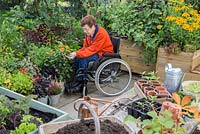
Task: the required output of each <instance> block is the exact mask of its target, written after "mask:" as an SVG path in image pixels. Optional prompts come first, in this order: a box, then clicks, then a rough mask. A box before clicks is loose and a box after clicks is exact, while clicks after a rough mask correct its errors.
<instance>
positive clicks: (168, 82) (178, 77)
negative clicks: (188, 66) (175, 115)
mask: <svg viewBox="0 0 200 134" xmlns="http://www.w3.org/2000/svg"><path fill="white" fill-rule="evenodd" d="M183 76H184V73H183V72H182V70H181V68H173V67H172V64H170V63H168V64H166V66H165V80H164V86H165V87H166V89H167V90H168V91H169V92H170V93H173V92H177V91H178V90H179V88H180V85H181V81H182V79H183Z"/></svg>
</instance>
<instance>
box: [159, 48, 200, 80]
mask: <svg viewBox="0 0 200 134" xmlns="http://www.w3.org/2000/svg"><path fill="white" fill-rule="evenodd" d="M199 56H200V51H196V52H195V53H185V52H181V53H180V54H179V55H173V54H167V53H166V52H165V50H164V49H163V48H159V50H158V56H157V63H156V72H157V76H158V77H160V80H161V81H164V79H165V78H164V77H165V65H166V64H167V63H171V64H172V67H173V68H181V69H182V71H183V72H184V73H185V78H184V80H195V79H196V80H197V79H198V80H199V77H200V75H199V74H195V73H192V72H190V70H191V68H192V63H194V62H195V63H194V64H197V63H196V62H200V59H199Z"/></svg>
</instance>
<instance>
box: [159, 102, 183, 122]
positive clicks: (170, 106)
mask: <svg viewBox="0 0 200 134" xmlns="http://www.w3.org/2000/svg"><path fill="white" fill-rule="evenodd" d="M165 109H167V110H168V111H170V112H171V113H172V119H173V120H174V121H175V122H178V121H179V118H180V117H179V115H180V114H181V107H180V106H179V105H177V104H174V103H171V102H167V101H166V102H163V104H162V108H161V110H162V111H164V110H165Z"/></svg>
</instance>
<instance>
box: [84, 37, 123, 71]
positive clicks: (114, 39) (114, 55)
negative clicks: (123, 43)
mask: <svg viewBox="0 0 200 134" xmlns="http://www.w3.org/2000/svg"><path fill="white" fill-rule="evenodd" d="M110 40H111V42H112V45H113V51H114V53H104V54H103V55H102V57H99V59H98V60H96V61H91V62H89V63H88V70H92V71H93V70H96V69H97V68H98V66H99V65H100V64H101V63H102V62H104V61H106V60H108V59H111V58H120V59H121V56H120V54H119V46H120V38H118V37H113V36H110Z"/></svg>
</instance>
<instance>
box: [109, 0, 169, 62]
mask: <svg viewBox="0 0 200 134" xmlns="http://www.w3.org/2000/svg"><path fill="white" fill-rule="evenodd" d="M113 10H114V11H115V12H113ZM109 12H111V13H110V14H109V15H110V18H109V20H111V23H110V25H109V27H111V29H112V30H113V31H116V32H117V34H118V35H119V36H127V37H128V39H129V40H134V41H135V42H136V43H137V44H138V45H142V46H144V59H145V63H147V64H150V63H155V62H156V53H157V49H158V47H159V44H160V42H161V41H162V36H163V33H162V31H161V29H162V25H163V23H164V20H163V18H164V14H163V13H164V12H165V3H164V2H163V0H156V1H146V0H140V1H138V0H133V1H131V2H127V3H125V2H124V3H120V4H118V5H115V6H114V7H112V8H111V9H110V10H109Z"/></svg>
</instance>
